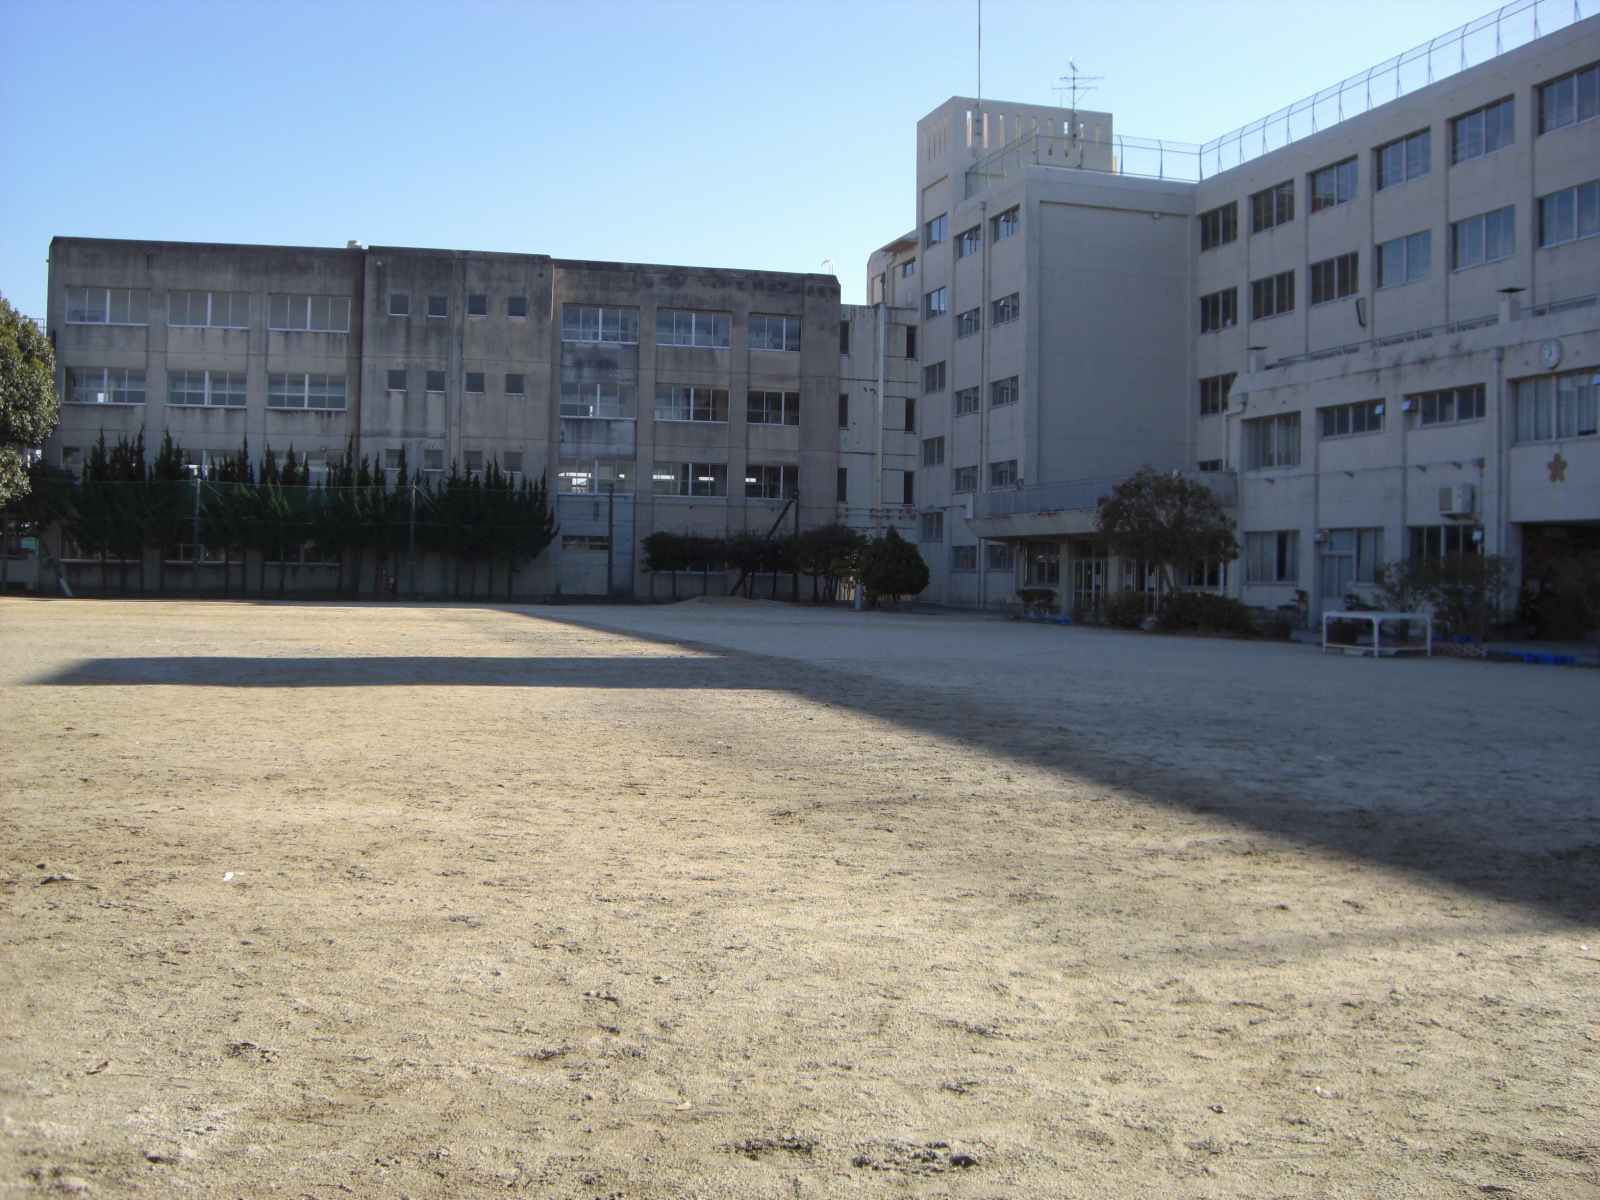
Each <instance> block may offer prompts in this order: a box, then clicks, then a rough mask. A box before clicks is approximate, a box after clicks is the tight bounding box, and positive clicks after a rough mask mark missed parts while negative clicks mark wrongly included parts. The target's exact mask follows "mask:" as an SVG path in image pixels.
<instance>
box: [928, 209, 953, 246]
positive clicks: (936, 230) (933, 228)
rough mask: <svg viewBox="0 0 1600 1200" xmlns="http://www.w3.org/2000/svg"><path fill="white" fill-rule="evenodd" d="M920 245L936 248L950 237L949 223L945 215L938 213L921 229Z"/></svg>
mask: <svg viewBox="0 0 1600 1200" xmlns="http://www.w3.org/2000/svg"><path fill="white" fill-rule="evenodd" d="M922 233H923V237H922V244H923V245H924V246H937V245H938V244H939V243H940V242H942V241H944V240H945V238H947V237H949V236H950V221H949V218H948V216H947V215H946V214H945V213H940V214H939V215H938V216H937V217H935V218H934V219H933V220H931V221H929V222H927V223H926V224H925V225H923V227H922Z"/></svg>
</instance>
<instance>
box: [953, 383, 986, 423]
mask: <svg viewBox="0 0 1600 1200" xmlns="http://www.w3.org/2000/svg"><path fill="white" fill-rule="evenodd" d="M982 407H983V389H982V388H975V387H968V388H959V389H957V391H956V398H955V415H956V416H958V417H965V416H970V415H971V414H972V413H975V412H977V411H978V410H979V409H980V408H982Z"/></svg>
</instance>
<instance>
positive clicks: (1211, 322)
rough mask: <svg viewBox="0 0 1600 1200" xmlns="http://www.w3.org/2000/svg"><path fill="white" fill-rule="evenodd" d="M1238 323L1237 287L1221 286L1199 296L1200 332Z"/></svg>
mask: <svg viewBox="0 0 1600 1200" xmlns="http://www.w3.org/2000/svg"><path fill="white" fill-rule="evenodd" d="M1238 323H1239V289H1238V288H1223V289H1222V290H1221V291H1220V292H1212V293H1211V294H1210V295H1209V296H1201V297H1200V332H1201V333H1210V332H1212V331H1213V330H1216V329H1228V328H1230V327H1232V326H1234V325H1237V324H1238Z"/></svg>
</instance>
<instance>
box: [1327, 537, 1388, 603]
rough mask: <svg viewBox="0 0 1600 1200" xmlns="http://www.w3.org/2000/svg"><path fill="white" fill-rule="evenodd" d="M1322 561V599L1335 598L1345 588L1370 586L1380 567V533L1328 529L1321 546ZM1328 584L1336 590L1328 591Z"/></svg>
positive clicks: (1381, 540)
mask: <svg viewBox="0 0 1600 1200" xmlns="http://www.w3.org/2000/svg"><path fill="white" fill-rule="evenodd" d="M1322 560H1323V561H1322V590H1323V592H1324V594H1326V595H1330V596H1336V595H1338V594H1339V593H1340V592H1342V591H1343V590H1344V585H1346V584H1351V583H1371V582H1373V578H1374V576H1376V574H1377V571H1378V568H1379V567H1380V566H1382V565H1383V530H1381V529H1330V530H1328V536H1327V539H1326V540H1325V541H1324V542H1323V543H1322ZM1330 560H1332V561H1330ZM1330 584H1332V585H1334V586H1336V587H1337V588H1338V590H1337V591H1334V590H1330V586H1329V585H1330Z"/></svg>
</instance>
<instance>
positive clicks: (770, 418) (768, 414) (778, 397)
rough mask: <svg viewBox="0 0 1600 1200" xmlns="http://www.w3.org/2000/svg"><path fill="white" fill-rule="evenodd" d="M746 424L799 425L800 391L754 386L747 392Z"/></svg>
mask: <svg viewBox="0 0 1600 1200" xmlns="http://www.w3.org/2000/svg"><path fill="white" fill-rule="evenodd" d="M744 419H745V424H747V425H799V424H800V393H799V392H780V391H770V390H766V389H762V388H753V389H751V390H750V391H749V392H747V393H746V394H745V413H744Z"/></svg>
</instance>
